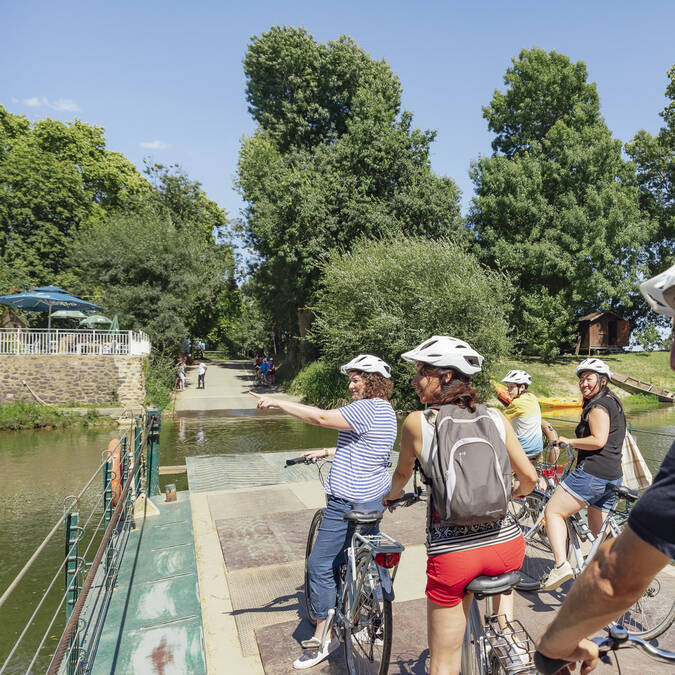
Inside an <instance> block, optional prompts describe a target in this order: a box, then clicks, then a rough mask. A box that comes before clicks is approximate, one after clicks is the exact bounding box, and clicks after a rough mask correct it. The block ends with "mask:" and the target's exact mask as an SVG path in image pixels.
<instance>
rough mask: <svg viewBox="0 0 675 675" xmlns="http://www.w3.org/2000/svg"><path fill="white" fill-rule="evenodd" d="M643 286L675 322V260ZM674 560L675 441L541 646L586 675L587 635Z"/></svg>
mask: <svg viewBox="0 0 675 675" xmlns="http://www.w3.org/2000/svg"><path fill="white" fill-rule="evenodd" d="M640 291H641V292H642V294H643V295H644V296H645V298H647V301H648V302H649V304H650V305H651V307H652V309H653V310H654V311H655V312H658V313H659V314H665V315H666V316H669V317H672V318H673V320H674V321H675V265H673V266H672V267H671V268H670V269H668V270H666V271H665V272H662V273H661V274H659V275H657V276H655V277H654V278H652V279H649V280H648V281H645V282H643V283H642V284H640ZM673 328H674V329H675V323H674V325H673ZM674 332H675V330H674ZM674 337H675V335H674ZM670 367H671V368H672V369H673V370H675V340H674V341H673V344H672V346H671V349H670ZM673 559H675V443H673V444H672V445H671V447H670V450H669V451H668V454H667V455H666V457H665V459H664V460H663V463H662V464H661V468H660V469H659V472H658V473H657V474H656V476H655V477H654V482H653V483H652V485H651V487H649V488H648V489H647V491H646V492H645V493H644V494H643V495H642V497H640V499H639V500H638V501H637V503H636V504H635V506H633V508H632V509H631V512H630V515H629V516H628V525H627V526H626V527H625V528H624V529H623V531H622V532H621V534H620V535H619V536H618V537H617V538H616V539H610V540H609V541H607V542H605V543H604V544H603V545H602V546H601V547H600V549H599V550H598V552H597V553H596V555H595V556H594V557H593V560H591V562H590V564H589V565H588V566H587V567H586V569H585V570H584V571H583V573H582V574H581V576H580V577H579V578H578V579H577V580H576V581H575V582H574V585H573V586H572V588H571V590H570V592H569V594H568V595H567V597H566V598H565V601H564V602H563V604H562V607H561V608H560V611H559V612H558V614H557V616H556V617H555V619H554V620H553V623H551V625H550V626H549V627H548V629H547V630H546V632H545V633H544V635H543V637H542V638H541V640H540V642H539V644H538V645H537V648H538V649H539V651H541V652H542V653H543V654H545V655H546V656H548V657H549V658H552V659H562V660H564V661H570V662H575V661H582V662H583V666H582V667H581V668H580V672H581V675H584V674H585V673H588V672H590V671H591V670H593V669H594V668H595V667H596V665H597V663H598V646H597V645H596V644H595V643H594V642H591V641H590V640H587V639H586V637H587V636H589V635H593V634H594V633H596V632H597V631H598V630H600V628H602V627H603V626H606V625H607V624H608V623H609V622H610V621H613V620H615V619H616V618H617V617H618V616H621V614H622V613H623V612H624V611H625V610H627V609H628V608H629V607H630V606H631V605H633V604H634V603H635V602H637V601H638V600H639V599H640V597H641V596H642V594H643V593H644V591H645V589H646V588H647V587H648V585H649V584H650V583H651V581H652V579H653V578H654V577H655V576H656V575H657V574H658V572H659V571H660V570H661V569H663V568H664V567H665V566H666V565H668V563H669V562H670V561H671V560H673ZM563 672H569V671H563ZM575 672H576V671H575Z"/></svg>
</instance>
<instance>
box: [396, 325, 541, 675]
mask: <svg viewBox="0 0 675 675" xmlns="http://www.w3.org/2000/svg"><path fill="white" fill-rule="evenodd" d="M402 357H403V358H404V359H405V360H406V361H411V362H413V363H416V364H417V373H416V375H415V377H414V378H413V380H412V385H413V386H414V387H415V389H416V390H417V395H418V396H419V399H420V402H421V403H424V404H426V405H427V406H428V409H427V410H424V411H422V410H419V411H416V412H413V413H410V414H409V415H408V417H407V418H406V419H405V422H404V424H403V429H402V435H401V452H400V455H399V459H398V465H397V466H396V471H395V472H394V476H393V478H392V486H391V492H390V493H389V494H388V495H387V496H386V497H385V498H384V500H383V504H384V505H385V506H386V505H387V502H388V500H392V499H398V498H399V497H401V495H402V493H403V488H404V486H405V484H406V483H407V482H408V480H409V479H410V477H411V475H412V472H413V468H414V466H415V461H416V460H417V461H419V464H420V466H421V468H422V471H423V473H424V475H425V476H426V477H427V480H428V481H430V482H431V493H432V496H431V498H430V500H429V503H428V507H427V555H428V559H427V588H426V595H427V631H428V640H429V651H430V654H431V668H430V673H431V675H440V674H441V673H442V674H443V675H446V674H448V673H451V674H456V673H459V669H460V660H461V646H462V639H463V636H464V629H465V626H466V617H467V615H468V612H469V609H470V607H471V602H472V600H473V595H472V594H467V593H465V591H464V589H465V587H466V585H467V584H468V583H469V582H470V581H472V580H473V579H474V578H475V577H477V576H480V575H482V574H488V575H497V574H503V573H505V572H510V571H513V570H518V569H520V567H521V565H522V562H523V558H524V555H525V542H524V541H523V537H522V534H521V530H520V527H519V526H518V524H517V523H516V522H515V520H513V519H512V517H511V516H510V515H508V511H507V510H506V506H507V504H508V499H509V497H510V496H511V494H510V493H511V469H513V471H514V472H515V474H516V476H517V477H518V480H519V483H518V484H517V485H516V487H515V488H514V490H513V495H514V496H516V497H521V496H525V495H526V494H529V493H530V492H531V491H532V489H533V488H534V486H535V483H536V480H537V473H536V471H535V469H534V467H533V466H532V463H531V462H530V461H529V460H528V459H527V455H526V454H525V452H524V451H523V449H522V447H521V445H520V443H519V442H518V439H517V437H516V435H515V433H514V431H513V429H512V428H511V425H510V424H509V422H508V421H507V419H506V418H505V417H504V415H503V414H502V413H501V412H499V411H498V410H494V409H491V408H486V407H485V406H484V405H481V404H480V403H479V401H478V394H477V392H476V390H475V389H473V388H472V387H471V384H470V380H471V377H473V376H474V375H475V374H476V373H479V372H480V370H481V364H482V362H483V357H482V356H481V355H480V354H478V352H476V351H475V350H473V349H472V348H471V347H470V346H469V345H468V344H467V343H466V342H464V341H462V340H458V339H456V338H452V337H447V336H433V337H432V338H429V340H426V341H425V342H423V343H422V344H420V345H418V346H417V347H415V348H414V349H412V350H411V351H409V352H406V353H405V354H403V355H402ZM449 441H451V442H452V443H453V446H454V447H455V448H456V451H455V453H454V454H451V447H452V446H451V447H447V444H448V442H449ZM439 450H440V451H439ZM441 460H443V461H445V462H446V463H445V464H444V465H442V468H443V470H442V471H437V470H436V469H437V467H439V466H441V464H440V462H441ZM453 462H466V466H467V467H468V468H469V470H468V471H467V473H466V476H467V480H466V481H464V483H463V482H462V478H461V476H460V475H459V474H458V473H456V472H454V471H452V467H453ZM481 467H482V468H481ZM446 469H449V471H448V473H447V475H448V476H450V475H451V474H452V475H453V476H455V477H456V483H455V484H454V488H453V489H452V490H449V489H447V487H448V486H447V485H441V484H439V483H440V481H441V478H440V476H441V475H445V470H446ZM453 480H454V479H453ZM469 482H475V485H469V484H468V483H469ZM495 486H496V489H495ZM461 494H465V495H466V494H473V495H475V496H477V497H478V499H477V501H476V503H475V504H472V503H471V500H467V499H461V496H460V495H461ZM439 495H445V498H444V499H443V498H441V497H439ZM485 497H488V499H485ZM492 497H494V498H495V499H494V500H493V499H491V498H492ZM490 501H494V502H495V503H493V504H490V503H488V502H490ZM472 512H473V513H472ZM457 521H461V522H462V523H465V524H455V523H456V522H457ZM466 523H470V524H466ZM494 611H495V613H497V614H505V615H506V617H507V618H509V619H510V618H512V616H513V595H503V596H497V597H496V598H495V600H494ZM516 649H517V648H516Z"/></svg>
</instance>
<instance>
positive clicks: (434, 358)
mask: <svg viewBox="0 0 675 675" xmlns="http://www.w3.org/2000/svg"><path fill="white" fill-rule="evenodd" d="M401 358H402V359H405V360H406V361H411V362H412V363H415V362H416V361H421V362H422V363H428V364H429V365H431V366H439V367H440V368H454V369H455V370H458V371H459V372H460V373H463V374H464V375H468V376H469V377H471V376H472V375H475V374H476V373H479V372H480V369H481V366H482V364H483V357H482V356H481V355H480V354H479V353H478V352H477V351H476V350H475V349H473V348H472V347H471V345H469V344H468V343H466V342H464V340H458V339H457V338H453V337H448V336H447V335H434V336H433V337H430V338H429V339H428V340H425V341H424V342H423V343H422V344H421V345H417V347H415V349H411V350H410V351H409V352H405V353H404V354H401Z"/></svg>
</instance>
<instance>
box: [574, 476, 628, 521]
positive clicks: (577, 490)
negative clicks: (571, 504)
mask: <svg viewBox="0 0 675 675" xmlns="http://www.w3.org/2000/svg"><path fill="white" fill-rule="evenodd" d="M622 481H623V478H617V479H616V480H605V479H604V478H598V477H597V476H592V475H591V474H590V473H586V472H585V471H584V470H583V469H579V468H577V469H574V471H572V473H571V474H570V475H569V476H567V478H565V480H564V481H563V482H562V483H561V485H562V486H563V487H564V488H565V490H566V491H567V492H569V493H570V494H571V495H572V496H573V497H576V498H577V499H580V500H581V501H582V502H586V504H587V505H588V506H592V507H594V508H596V509H599V510H600V511H609V510H610V509H611V508H612V507H613V506H614V504H616V500H617V499H618V497H617V495H616V493H615V492H613V491H612V487H611V486H612V485H617V486H618V485H621V482H622Z"/></svg>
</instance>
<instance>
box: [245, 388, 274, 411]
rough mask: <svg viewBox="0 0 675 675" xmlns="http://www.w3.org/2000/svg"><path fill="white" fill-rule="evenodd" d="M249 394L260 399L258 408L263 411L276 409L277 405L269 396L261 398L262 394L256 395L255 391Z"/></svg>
mask: <svg viewBox="0 0 675 675" xmlns="http://www.w3.org/2000/svg"><path fill="white" fill-rule="evenodd" d="M248 393H249V394H251V396H253V397H255V398H257V399H258V405H257V406H256V407H258V408H260V409H261V410H267V408H274V407H276V403H275V402H274V399H273V398H270V397H269V396H261V395H260V394H256V393H255V392H254V391H249V392H248Z"/></svg>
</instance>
